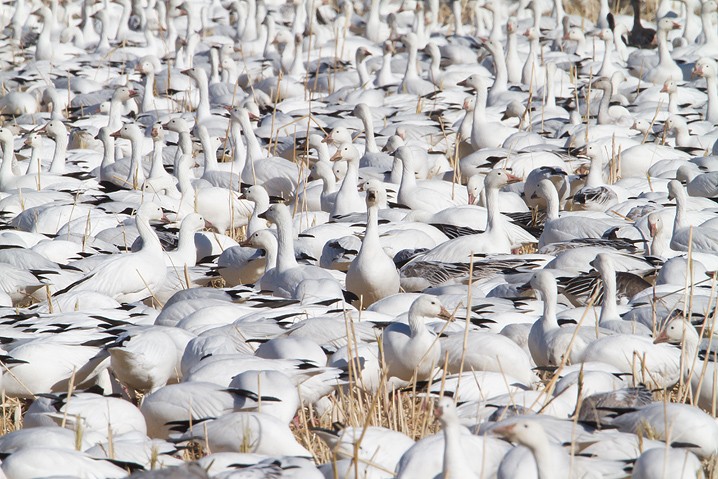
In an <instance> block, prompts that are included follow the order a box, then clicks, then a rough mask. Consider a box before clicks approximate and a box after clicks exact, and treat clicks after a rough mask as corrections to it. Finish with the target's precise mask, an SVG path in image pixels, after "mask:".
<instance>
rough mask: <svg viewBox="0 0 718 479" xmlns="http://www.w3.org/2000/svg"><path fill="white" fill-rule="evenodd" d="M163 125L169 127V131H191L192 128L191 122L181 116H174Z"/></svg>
mask: <svg viewBox="0 0 718 479" xmlns="http://www.w3.org/2000/svg"><path fill="white" fill-rule="evenodd" d="M163 127H164V128H167V129H168V130H169V131H174V132H175V133H189V132H190V129H191V128H190V125H189V122H187V120H185V119H184V118H180V117H177V118H172V119H171V120H170V121H168V122H167V123H165V124H164V125H163Z"/></svg>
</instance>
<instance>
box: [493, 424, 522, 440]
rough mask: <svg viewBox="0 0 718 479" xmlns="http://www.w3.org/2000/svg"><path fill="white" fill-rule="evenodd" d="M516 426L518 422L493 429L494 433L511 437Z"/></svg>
mask: <svg viewBox="0 0 718 479" xmlns="http://www.w3.org/2000/svg"><path fill="white" fill-rule="evenodd" d="M515 428H516V424H507V425H506V426H500V427H495V428H493V429H492V431H493V432H494V434H497V435H499V436H502V437H505V438H510V437H511V436H512V435H513V433H514V429H515Z"/></svg>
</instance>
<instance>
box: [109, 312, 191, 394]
mask: <svg viewBox="0 0 718 479" xmlns="http://www.w3.org/2000/svg"><path fill="white" fill-rule="evenodd" d="M168 330H169V328H166V327H164V326H152V327H149V328H146V329H133V330H131V331H129V332H127V333H125V334H122V335H121V336H120V337H119V338H118V339H117V341H116V342H114V343H112V344H110V345H108V346H107V350H108V351H109V353H110V366H111V367H112V370H113V371H114V373H115V376H117V379H118V380H119V381H120V382H121V383H122V384H124V385H125V386H126V387H128V388H130V389H131V390H133V391H139V392H143V393H147V392H154V391H156V390H157V389H159V388H161V387H162V386H164V385H165V384H167V382H168V381H170V379H173V378H174V377H175V374H176V371H175V370H176V367H177V362H178V361H177V357H178V356H179V355H180V352H179V351H178V349H179V348H178V346H177V345H176V344H175V341H174V340H173V338H172V336H171V335H170V331H168Z"/></svg>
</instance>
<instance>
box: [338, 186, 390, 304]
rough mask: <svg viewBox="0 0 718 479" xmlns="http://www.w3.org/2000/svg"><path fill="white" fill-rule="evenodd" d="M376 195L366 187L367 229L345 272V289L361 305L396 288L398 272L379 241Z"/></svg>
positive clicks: (372, 301) (375, 299)
mask: <svg viewBox="0 0 718 479" xmlns="http://www.w3.org/2000/svg"><path fill="white" fill-rule="evenodd" d="M377 197H378V192H377V190H376V188H373V187H370V188H368V189H367V190H366V206H367V220H366V232H365V234H364V239H363V240H362V245H361V249H360V250H359V253H358V254H357V256H356V258H354V261H352V263H351V265H350V266H349V269H348V271H347V276H346V286H347V289H348V290H349V291H350V292H352V293H354V294H355V295H356V296H357V297H358V298H359V300H358V303H359V304H361V305H362V306H363V307H367V306H369V305H371V304H372V303H374V302H375V301H377V300H379V299H381V298H384V297H386V296H389V295H392V294H396V293H398V292H399V272H398V271H397V270H396V266H395V265H394V262H393V261H392V260H391V258H389V256H388V255H387V254H386V253H385V252H384V250H383V249H382V246H381V243H380V241H379V223H378V220H379V216H378V215H379V206H378V204H377V201H378V198H377Z"/></svg>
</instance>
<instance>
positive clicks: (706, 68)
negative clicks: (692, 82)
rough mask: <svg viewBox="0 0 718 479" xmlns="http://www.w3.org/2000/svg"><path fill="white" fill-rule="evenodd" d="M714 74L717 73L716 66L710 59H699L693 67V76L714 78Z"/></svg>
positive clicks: (717, 66)
mask: <svg viewBox="0 0 718 479" xmlns="http://www.w3.org/2000/svg"><path fill="white" fill-rule="evenodd" d="M716 73H718V64H717V63H716V61H715V60H713V59H712V58H708V57H702V58H699V59H698V61H697V62H696V64H695V66H694V67H693V74H694V75H698V76H701V77H703V78H714V77H715V76H716Z"/></svg>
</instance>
